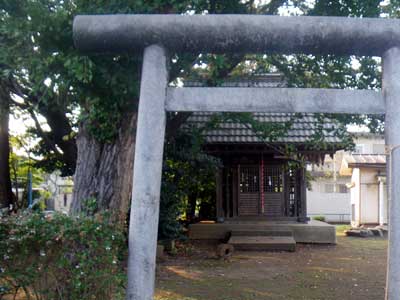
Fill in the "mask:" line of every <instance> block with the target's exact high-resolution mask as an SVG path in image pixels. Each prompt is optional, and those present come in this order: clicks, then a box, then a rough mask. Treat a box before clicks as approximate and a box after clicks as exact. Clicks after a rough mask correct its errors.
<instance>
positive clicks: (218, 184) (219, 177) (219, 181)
mask: <svg viewBox="0 0 400 300" xmlns="http://www.w3.org/2000/svg"><path fill="white" fill-rule="evenodd" d="M215 177H216V193H217V205H216V208H217V221H218V220H219V219H221V218H224V208H223V203H222V202H223V190H222V182H223V180H222V169H220V168H219V169H218V171H217V174H216V176H215Z"/></svg>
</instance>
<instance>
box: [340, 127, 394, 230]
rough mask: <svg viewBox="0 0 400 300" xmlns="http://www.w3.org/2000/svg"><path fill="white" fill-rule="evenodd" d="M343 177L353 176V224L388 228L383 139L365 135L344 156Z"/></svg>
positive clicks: (351, 185) (351, 201) (351, 198)
mask: <svg viewBox="0 0 400 300" xmlns="http://www.w3.org/2000/svg"><path fill="white" fill-rule="evenodd" d="M340 174H341V175H343V176H346V175H350V176H351V181H350V182H349V185H348V186H349V187H350V191H351V192H350V195H351V197H350V204H351V224H352V225H353V226H360V225H377V224H380V225H384V224H387V208H388V203H387V190H386V156H385V142H384V139H383V136H379V135H372V134H369V135H363V136H361V137H360V138H359V139H358V140H357V144H356V152H355V153H352V154H347V155H345V156H344V158H343V161H342V166H341V168H340Z"/></svg>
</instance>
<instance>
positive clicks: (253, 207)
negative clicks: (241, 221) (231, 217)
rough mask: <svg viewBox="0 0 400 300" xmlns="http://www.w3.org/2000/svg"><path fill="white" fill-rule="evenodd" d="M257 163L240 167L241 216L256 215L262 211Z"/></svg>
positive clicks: (239, 208)
mask: <svg viewBox="0 0 400 300" xmlns="http://www.w3.org/2000/svg"><path fill="white" fill-rule="evenodd" d="M259 170H260V169H259V167H258V166H257V165H254V166H240V167H239V199H238V213H239V216H256V215H258V214H259V211H260V206H259V203H260V172H259Z"/></svg>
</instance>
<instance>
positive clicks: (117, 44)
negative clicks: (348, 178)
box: [74, 15, 400, 300]
mask: <svg viewBox="0 0 400 300" xmlns="http://www.w3.org/2000/svg"><path fill="white" fill-rule="evenodd" d="M74 41H75V45H76V47H77V48H78V49H80V50H82V51H85V52H114V53H132V52H138V51H144V60H143V67H142V81H141V88H140V100H139V115H138V124H137V133H136V149H135V164H134V178H133V192H132V199H133V201H132V205H131V216H130V228H129V263H128V289H127V299H128V300H133V299H135V300H150V299H153V293H154V279H155V256H156V246H157V228H158V214H159V202H160V184H161V169H162V157H163V145H164V134H165V122H166V121H165V120H166V112H167V111H235V112H240V111H243V112H249V111H250V112H254V111H264V112H284V113H293V112H318V113H319V112H327V113H349V114H385V135H386V145H387V149H388V159H387V176H388V188H389V190H388V198H389V250H388V251H389V253H388V267H387V269H388V272H387V287H386V299H387V300H399V299H400V20H395V19H371V18H362V19H356V18H341V17H278V16H260V15H258V16H257V15H194V16H183V15H94V16H77V17H76V18H75V20H74ZM167 52H168V53H173V52H192V53H201V52H211V53H283V54H295V53H304V54H337V55H369V56H371V55H374V56H381V57H382V58H383V79H382V81H383V82H382V87H383V88H382V91H380V92H378V91H366V90H335V89H283V88H282V89H278V88H258V89H251V88H243V89H235V90H234V91H233V90H232V89H229V88H224V89H221V88H169V87H168V70H167V61H168V55H167ZM226 96H229V99H230V101H226V100H224V98H226ZM243 99H246V100H243Z"/></svg>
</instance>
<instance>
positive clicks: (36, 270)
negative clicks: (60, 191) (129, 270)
mask: <svg viewBox="0 0 400 300" xmlns="http://www.w3.org/2000/svg"><path fill="white" fill-rule="evenodd" d="M125 249H126V239H125V235H124V233H123V230H122V229H121V228H119V227H116V226H115V225H113V224H111V223H110V222H109V221H108V219H107V216H106V215H101V216H97V217H96V218H86V217H85V218H82V217H81V218H72V217H68V216H65V215H61V214H54V215H50V216H45V215H43V214H40V213H34V214H21V215H18V216H12V217H7V218H3V219H1V220H0V286H2V287H3V291H4V293H16V292H18V290H20V289H22V290H24V291H25V292H29V293H31V294H33V295H34V296H35V299H38V300H40V299H42V300H46V299H49V300H50V299H70V300H73V299H76V300H78V299H114V298H113V295H115V292H116V291H117V290H119V289H121V288H122V287H123V284H124V281H125V275H124V273H125V272H124V263H123V262H124V260H125V256H126V250H125ZM0 295H1V294H0Z"/></svg>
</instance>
